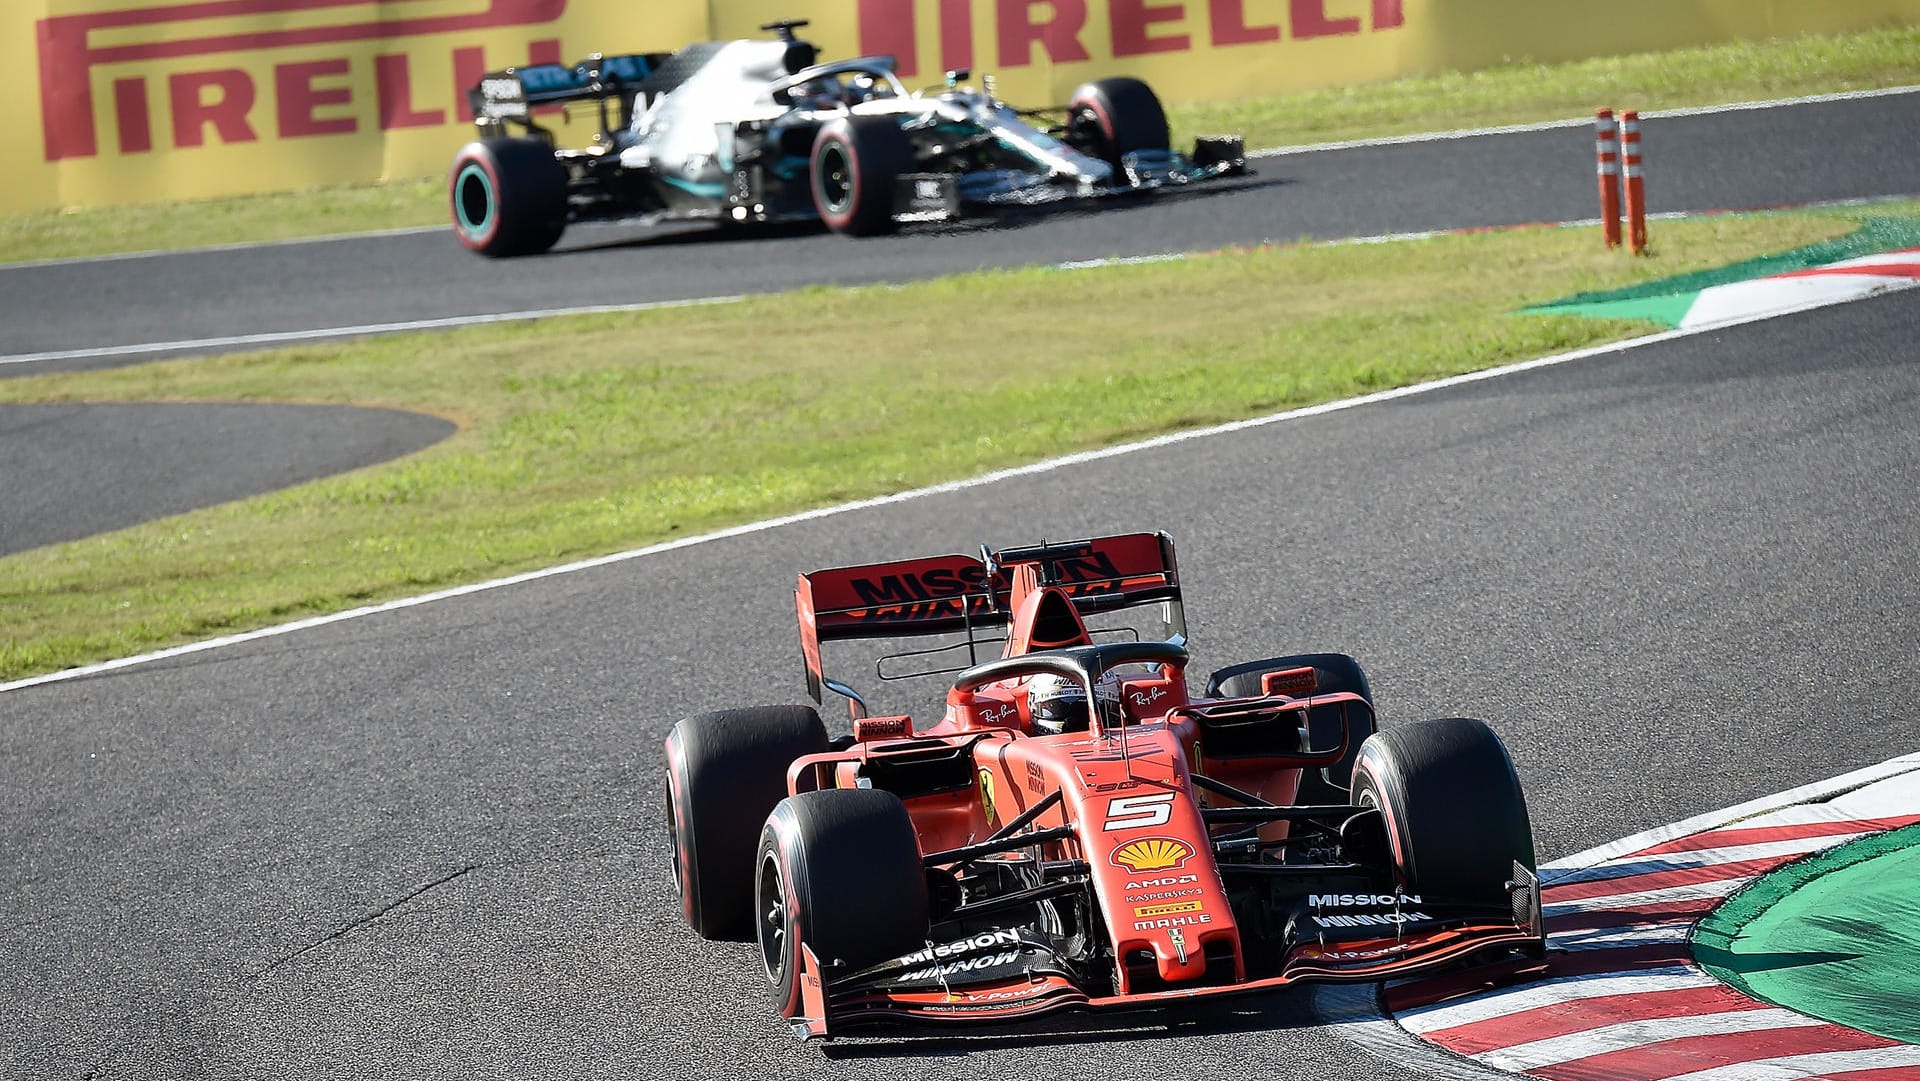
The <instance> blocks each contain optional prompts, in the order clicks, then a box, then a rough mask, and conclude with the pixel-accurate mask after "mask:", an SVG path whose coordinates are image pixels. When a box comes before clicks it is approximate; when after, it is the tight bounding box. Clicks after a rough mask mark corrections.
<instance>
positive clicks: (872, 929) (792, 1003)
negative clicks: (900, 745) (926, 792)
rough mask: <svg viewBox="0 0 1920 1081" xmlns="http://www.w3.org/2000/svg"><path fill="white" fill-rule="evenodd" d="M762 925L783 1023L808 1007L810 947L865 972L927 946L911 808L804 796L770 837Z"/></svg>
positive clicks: (879, 795) (838, 795)
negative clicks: (805, 975) (804, 957)
mask: <svg viewBox="0 0 1920 1081" xmlns="http://www.w3.org/2000/svg"><path fill="white" fill-rule="evenodd" d="M756 866H757V868H758V870H757V872H756V875H755V879H754V918H755V929H756V933H757V934H758V937H759V940H760V954H761V960H762V962H763V963H764V965H765V967H766V973H767V984H768V987H769V989H770V990H771V991H772V993H773V1001H774V1004H775V1005H776V1006H777V1007H778V1008H779V1010H780V1015H781V1016H782V1017H788V1018H791V1017H797V1016H799V1015H800V1013H801V1010H802V997H801V989H800V987H801V977H802V971H801V968H802V966H801V960H800V956H801V955H800V948H801V946H802V945H805V946H807V947H808V948H810V949H812V950H813V953H814V956H815V957H816V958H818V959H819V961H820V963H821V964H822V965H837V966H838V968H837V971H839V972H840V973H842V974H844V973H849V972H857V971H859V970H860V969H863V968H867V967H869V966H871V965H875V964H878V963H880V962H881V961H885V960H888V959H889V958H893V957H900V956H904V955H905V954H909V953H912V952H913V951H915V950H917V949H920V948H921V947H923V946H925V945H926V943H927V930H928V916H927V878H926V871H925V869H924V868H923V867H922V866H921V862H920V843H919V840H918V839H917V837H916V836H915V834H914V831H913V820H912V819H911V818H909V817H908V815H907V807H906V804H904V803H902V802H900V797H898V796H896V795H894V794H893V793H891V792H886V791H883V790H880V789H876V788H835V789H827V790H825V791H820V792H802V793H801V794H799V795H797V796H791V797H789V798H787V799H784V800H782V801H780V805H779V806H778V807H775V808H774V810H773V814H772V815H770V816H768V818H767V825H766V828H765V830H763V831H762V832H761V835H760V850H759V857H758V859H757V860H756Z"/></svg>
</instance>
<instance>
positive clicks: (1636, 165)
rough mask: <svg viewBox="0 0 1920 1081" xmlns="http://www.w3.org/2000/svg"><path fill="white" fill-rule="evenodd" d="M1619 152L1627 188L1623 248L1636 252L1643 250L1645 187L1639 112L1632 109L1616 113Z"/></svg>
mask: <svg viewBox="0 0 1920 1081" xmlns="http://www.w3.org/2000/svg"><path fill="white" fill-rule="evenodd" d="M1620 151H1621V158H1622V159H1623V161H1622V163H1621V165H1622V169H1621V172H1622V173H1623V175H1624V179H1625V180H1626V188H1627V250H1628V251H1630V252H1632V253H1633V254H1635V255H1640V254H1642V253H1644V252H1645V251H1646V250H1647V189H1646V180H1645V178H1644V177H1642V176H1641V168H1642V166H1641V161H1640V114H1639V113H1638V112H1635V111H1634V110H1632V109H1628V110H1627V111H1626V112H1624V113H1621V114H1620Z"/></svg>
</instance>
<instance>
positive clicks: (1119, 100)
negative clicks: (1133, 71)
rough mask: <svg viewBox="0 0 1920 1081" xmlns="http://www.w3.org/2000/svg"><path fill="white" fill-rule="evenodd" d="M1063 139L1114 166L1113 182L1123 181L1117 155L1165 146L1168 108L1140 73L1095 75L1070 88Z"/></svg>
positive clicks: (1164, 148) (1120, 183) (1124, 183)
mask: <svg viewBox="0 0 1920 1081" xmlns="http://www.w3.org/2000/svg"><path fill="white" fill-rule="evenodd" d="M1067 143H1068V145H1070V146H1072V147H1073V148H1074V149H1075V150H1078V151H1080V152H1081V153H1083V154H1086V155H1088V156H1090V157H1095V158H1099V159H1100V160H1101V161H1104V162H1106V163H1107V164H1108V165H1111V166H1113V182H1114V184H1115V185H1116V186H1120V187H1124V186H1126V173H1125V172H1124V167H1123V166H1122V164H1121V158H1123V157H1125V156H1126V155H1127V154H1131V153H1133V152H1134V151H1136V150H1166V149H1167V147H1168V143H1169V140H1168V136H1167V112H1166V110H1165V109H1163V108H1161V107H1160V99H1159V97H1158V96H1156V95H1155V94H1154V92H1153V88H1152V87H1149V86H1148V85H1147V84H1146V83H1143V82H1141V81H1140V80H1138V79H1132V78H1127V77H1124V76H1123V77H1120V78H1114V79H1097V80H1095V81H1093V82H1090V83H1087V84H1085V85H1084V86H1082V87H1081V88H1080V89H1078V90H1075V91H1074V92H1073V99H1072V100H1071V101H1070V102H1069V103H1068V105H1067Z"/></svg>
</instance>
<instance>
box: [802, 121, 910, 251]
mask: <svg viewBox="0 0 1920 1081" xmlns="http://www.w3.org/2000/svg"><path fill="white" fill-rule="evenodd" d="M912 165H913V144H912V143H911V142H909V141H908V139H907V133H906V132H904V131H901V130H900V122H899V121H898V120H896V119H894V118H892V117H886V116H843V117H839V118H837V119H834V120H829V121H827V122H826V123H825V124H822V125H821V126H820V132H819V134H817V135H815V136H814V137H813V156H812V160H811V164H810V166H809V169H808V175H809V183H810V186H811V187H812V189H813V206H814V209H815V210H817V211H819V213H820V220H821V221H823V222H825V223H826V226H827V228H829V229H832V230H833V231H834V232H836V233H844V234H846V235H848V236H876V235H879V234H881V233H890V232H893V231H894V229H896V228H898V223H897V222H895V221H894V220H893V198H894V188H895V186H896V185H897V184H898V183H899V180H900V174H901V173H904V172H907V171H908V169H909V168H910V167H911V166H912Z"/></svg>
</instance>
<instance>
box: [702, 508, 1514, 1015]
mask: <svg viewBox="0 0 1920 1081" xmlns="http://www.w3.org/2000/svg"><path fill="white" fill-rule="evenodd" d="M796 599H797V603H798V608H799V616H800V641H801V652H802V654H803V656H804V659H805V665H806V673H807V685H808V690H809V691H810V692H811V694H812V696H813V698H814V700H815V702H818V701H819V700H820V695H821V691H822V690H823V689H825V690H831V691H833V692H835V693H836V694H838V695H840V696H842V697H844V698H846V699H847V701H848V703H849V706H850V711H851V713H852V715H853V731H852V734H851V736H842V737H839V738H837V739H829V737H828V735H827V731H826V729H825V726H824V725H823V724H822V723H821V721H820V717H819V715H818V714H817V713H816V712H815V711H814V709H813V708H812V707H807V706H774V707H759V708H752V709H731V710H722V711H719V712H714V713H704V714H701V715H698V716H694V717H689V718H687V719H685V720H682V721H680V722H679V723H678V724H676V725H675V726H674V728H673V730H672V732H671V734H670V735H669V736H668V737H667V741H666V752H667V755H666V761H667V801H668V808H667V818H668V829H669V833H670V836H671V841H672V848H673V868H674V875H675V878H676V881H677V883H678V886H679V892H680V901H681V907H682V910H683V912H684V914H685V916H686V919H687V922H688V923H689V924H691V925H692V927H693V929H694V930H695V931H696V932H698V933H699V934H701V935H703V936H706V937H710V938H715V937H730V936H752V937H755V938H757V939H758V942H759V945H760V949H761V955H762V957H763V959H764V961H765V968H766V975H767V979H768V982H769V984H770V985H771V988H772V993H773V1000H774V1004H775V1006H776V1008H777V1009H778V1010H779V1011H780V1014H781V1016H782V1017H784V1018H786V1019H787V1020H788V1021H789V1022H790V1023H791V1025H792V1026H793V1029H794V1032H795V1033H796V1034H798V1035H800V1036H802V1037H816V1036H827V1035H830V1034H835V1033H839V1032H842V1031H844V1030H845V1029H846V1028H849V1027H852V1026H855V1025H860V1024H866V1023H869V1022H878V1021H925V1022H936V1021H937V1022H947V1021H961V1020H972V1021H1004V1020H1006V1019H1009V1018H1014V1017H1023V1016H1029V1015H1033V1014H1039V1013H1043V1012H1047V1011H1052V1010H1059V1009H1064V1008H1069V1007H1080V1008H1100V1007H1131V1008H1139V1007H1142V1006H1149V1005H1152V1004H1153V1003H1155V1002H1164V1001H1167V1000H1170V999H1185V998H1192V997H1197V996H1204V995H1217V994H1226V993H1234V992H1245V991H1253V990H1259V989H1270V988H1278V987H1283V986H1286V985H1289V984H1292V983H1296V982H1300V981H1307V980H1353V981H1372V980H1381V979H1387V978H1393V977H1400V976H1407V975H1412V974H1414V973H1423V972H1429V971H1432V970H1435V969H1439V968H1442V967H1445V966H1455V965H1469V964H1501V965H1504V966H1506V967H1507V968H1508V969H1509V970H1511V971H1513V972H1521V971H1525V970H1527V969H1529V968H1531V967H1533V966H1535V965H1537V964H1538V961H1539V959H1540V958H1541V957H1542V956H1543V955H1544V952H1545V945H1546V940H1545V935H1544V932H1543V929H1542V923H1541V915H1540V896H1539V887H1538V882H1537V880H1536V878H1535V877H1534V870H1533V869H1534V852H1533V833H1532V829H1531V827H1530V825H1529V824H1528V821H1527V812H1526V804H1525V801H1524V799H1523V797H1522V794H1521V789H1520V783H1519V780H1518V778H1517V777H1516V776H1515V774H1514V769H1513V765H1512V763H1511V761H1510V760H1509V758H1508V756H1507V753H1506V750H1505V748H1504V747H1503V746H1502V745H1501V743H1500V741H1499V739H1498V738H1497V737H1496V736H1495V735H1494V734H1493V732H1492V731H1491V730H1490V729H1489V728H1488V727H1487V726H1486V725H1485V724H1483V723H1481V722H1480V721H1475V720H1468V719H1464V718H1449V719H1444V720H1433V721H1423V722H1419V723H1414V724H1407V725H1399V726H1395V727H1392V728H1388V729H1386V730H1384V731H1375V724H1374V714H1373V707H1372V704H1371V701H1370V692H1369V690H1368V687H1367V681H1366V677H1365V675H1364V674H1363V673H1362V671H1361V669H1360V666H1359V665H1358V664H1356V663H1355V662H1354V661H1353V659H1352V658H1350V657H1346V656H1342V655H1339V654H1324V653H1323V654H1307V655H1301V656H1292V657H1280V658H1276V659H1272V660H1264V661H1255V662H1251V663H1245V664H1236V665H1232V666H1230V667H1227V668H1223V669H1221V670H1219V671H1217V672H1214V673H1213V675H1212V676H1211V677H1210V678H1209V679H1208V680H1207V684H1206V693H1205V695H1204V696H1202V697H1197V698H1196V697H1193V696H1192V695H1191V694H1190V693H1189V690H1188V685H1187V663H1188V655H1187V648H1186V625H1185V616H1184V611H1183V608H1182V604H1181V592H1180V579H1179V573H1178V570H1177V569H1176V566H1175V563H1174V552H1173V542H1172V540H1171V538H1169V537H1167V536H1166V535H1165V534H1161V533H1136V534H1128V535H1121V536H1112V537H1100V538H1096V539H1093V540H1088V541H1081V542H1076V543H1070V544H1048V545H1039V546H1033V547H1025V548H1006V549H1001V550H1000V551H997V552H995V551H992V550H989V549H986V548H984V547H983V548H982V549H981V555H980V556H979V557H977V558H976V557H971V556H957V555H956V556H936V557H932V558H928V559H914V560H906V561H902V562H896V563H883V564H876V565H871V566H861V567H844V568H836V569H831V570H822V571H816V572H814V573H811V574H802V575H801V576H800V580H799V588H798V591H797V598H796ZM1148 606H1154V607H1156V608H1157V609H1158V617H1159V618H1158V620H1157V621H1156V622H1157V623H1158V629H1159V630H1160V631H1162V632H1164V634H1165V636H1166V638H1165V640H1164V641H1156V640H1151V639H1150V638H1148V639H1143V638H1142V637H1141V635H1140V632H1139V630H1138V629H1137V628H1132V627H1119V628H1107V629H1105V630H1091V631H1090V630H1089V624H1090V621H1092V622H1099V621H1107V620H1110V619H1111V618H1112V614H1115V613H1118V614H1120V615H1122V616H1124V615H1127V614H1129V613H1130V611H1131V610H1136V609H1143V608H1147V607H1148ZM1131 614H1133V615H1138V614H1139V613H1138V612H1131ZM926 635H940V636H948V637H950V638H953V639H955V640H954V641H952V642H950V643H949V644H947V645H945V646H931V647H927V648H910V649H896V650H895V651H893V652H890V653H887V654H885V655H884V656H882V657H881V658H880V659H879V662H878V663H877V665H876V674H877V675H878V676H879V677H880V678H882V679H894V678H909V677H917V676H929V675H948V676H952V677H953V680H952V685H951V688H950V689H949V690H948V691H947V694H946V707H945V712H944V713H943V715H942V716H941V717H940V719H939V720H938V721H937V722H934V723H931V724H927V725H925V726H919V725H916V722H915V720H914V719H913V718H912V717H908V716H869V715H868V710H867V707H866V704H865V702H864V700H863V699H862V697H861V696H860V694H859V693H858V692H857V691H855V690H854V689H853V688H852V687H850V686H848V685H847V684H845V683H843V682H841V681H839V680H835V679H832V678H829V677H828V676H827V675H826V673H825V671H824V668H823V665H822V659H821V658H822V650H821V647H822V644H823V643H824V642H827V641H831V640H836V639H852V638H867V639H880V638H885V639H908V638H917V637H919V636H926ZM989 643H991V644H992V645H994V646H997V647H999V648H998V650H997V652H998V654H999V655H998V656H997V657H993V658H991V659H987V660H981V659H980V650H981V647H982V646H983V645H987V644H989ZM961 651H964V654H965V657H966V659H967V663H965V664H959V663H954V662H948V661H945V660H943V658H946V657H953V658H954V659H955V661H956V662H957V660H958V656H959V654H960V653H961Z"/></svg>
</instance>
